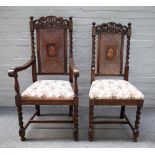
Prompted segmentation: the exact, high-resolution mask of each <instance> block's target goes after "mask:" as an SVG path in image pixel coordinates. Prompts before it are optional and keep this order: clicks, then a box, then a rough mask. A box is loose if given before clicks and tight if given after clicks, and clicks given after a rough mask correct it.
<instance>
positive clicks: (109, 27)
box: [88, 22, 144, 142]
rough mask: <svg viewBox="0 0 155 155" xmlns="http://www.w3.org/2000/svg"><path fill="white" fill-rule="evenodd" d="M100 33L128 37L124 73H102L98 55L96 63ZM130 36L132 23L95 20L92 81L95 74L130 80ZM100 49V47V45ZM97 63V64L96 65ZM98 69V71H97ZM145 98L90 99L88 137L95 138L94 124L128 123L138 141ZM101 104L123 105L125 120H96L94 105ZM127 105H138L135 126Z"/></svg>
mask: <svg viewBox="0 0 155 155" xmlns="http://www.w3.org/2000/svg"><path fill="white" fill-rule="evenodd" d="M100 34H103V35H104V34H111V35H114V34H120V35H121V36H122V39H124V38H125V36H126V38H127V43H126V58H125V65H124V73H122V69H120V72H119V74H101V73H100V72H99V69H98V65H99V64H100V63H101V62H100V60H99V57H97V63H95V60H96V59H95V56H96V54H95V53H96V45H95V43H96V36H97V35H98V36H100ZM130 37H131V23H128V27H127V26H123V25H121V24H116V23H113V22H110V23H103V24H101V25H97V26H96V25H95V22H94V23H92V62H91V83H92V82H93V81H94V80H95V76H103V75H104V76H121V77H124V80H126V81H128V75H129V51H130ZM100 44H101V43H100ZM123 44H124V42H123V41H121V47H123ZM98 49H99V47H98ZM122 50H123V48H121V50H120V51H119V52H120V57H121V61H120V68H122V67H123V61H122V58H123V52H122ZM96 65H97V66H96ZM96 70H97V71H96ZM143 102H144V100H136V99H131V100H117V99H111V100H107V99H106V100H105V99H89V130H88V137H89V141H93V139H94V124H128V125H129V126H130V127H131V129H132V131H133V141H135V142H136V141H137V139H138V136H139V123H140V114H141V108H142V106H143ZM99 105H106V106H107V105H108V106H121V111H120V118H121V119H125V120H118V121H114V120H111V121H108V120H107V121H97V120H94V118H95V117H94V107H95V106H99ZM125 106H137V112H136V121H135V125H134V126H133V125H132V124H131V122H130V121H129V119H128V117H127V115H126V114H125Z"/></svg>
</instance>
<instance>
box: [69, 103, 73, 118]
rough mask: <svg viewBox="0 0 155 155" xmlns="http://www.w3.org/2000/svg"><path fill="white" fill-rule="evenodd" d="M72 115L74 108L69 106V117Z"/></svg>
mask: <svg viewBox="0 0 155 155" xmlns="http://www.w3.org/2000/svg"><path fill="white" fill-rule="evenodd" d="M72 113H73V106H72V105H70V106H69V116H72Z"/></svg>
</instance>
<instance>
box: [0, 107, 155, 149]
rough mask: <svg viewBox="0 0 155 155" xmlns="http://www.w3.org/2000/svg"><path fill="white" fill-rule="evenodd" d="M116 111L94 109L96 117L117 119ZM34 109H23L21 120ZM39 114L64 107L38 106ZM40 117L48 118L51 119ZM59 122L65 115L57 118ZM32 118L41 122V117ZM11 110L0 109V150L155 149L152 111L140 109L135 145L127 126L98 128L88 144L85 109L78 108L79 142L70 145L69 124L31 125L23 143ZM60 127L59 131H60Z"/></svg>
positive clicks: (130, 113) (132, 115) (154, 110)
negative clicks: (5, 148) (111, 116)
mask: <svg viewBox="0 0 155 155" xmlns="http://www.w3.org/2000/svg"><path fill="white" fill-rule="evenodd" d="M119 110H120V108H118V107H115V108H111V107H104V108H103V107H98V108H97V109H95V113H96V114H97V115H100V116H101V115H102V116H103V115H106V116H109V115H114V116H119ZM33 111H34V107H24V110H23V112H24V118H25V119H28V118H29V116H30V115H31V113H32V112H33ZM41 111H42V113H53V114H55V115H54V116H52V118H53V117H54V118H55V117H56V118H57V117H58V116H56V114H57V113H58V112H59V113H61V114H67V112H68V108H66V107H53V108H51V107H42V108H41ZM127 114H128V116H129V118H130V119H131V121H132V122H134V119H135V108H133V107H131V108H127ZM46 117H47V116H44V117H43V119H49V118H51V116H48V117H47V118H46ZM61 117H63V119H65V118H68V116H63V115H62V116H61ZM36 119H42V117H41V118H40V117H39V118H38V117H36ZM17 123H18V122H17V115H16V109H15V107H0V147H39V148H41V147H48V148H51V147H61V148H71V147H100V148H104V147H112V148H116V147H119V148H120V147H130V148H135V147H155V108H146V107H145V108H143V110H142V115H141V124H140V137H139V142H137V143H135V142H133V141H132V132H131V129H130V128H129V126H128V125H98V126H96V128H97V129H95V140H94V141H93V142H89V141H88V140H87V139H88V137H87V127H88V108H87V107H79V129H80V136H79V141H78V142H74V140H73V138H72V130H71V129H70V128H71V127H72V125H71V124H69V125H54V124H52V125H51V124H31V125H30V126H29V127H28V128H27V130H26V139H27V140H26V141H25V142H21V141H20V140H19V136H18V124H17ZM60 127H62V128H63V129H60Z"/></svg>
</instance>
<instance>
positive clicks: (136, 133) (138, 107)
mask: <svg viewBox="0 0 155 155" xmlns="http://www.w3.org/2000/svg"><path fill="white" fill-rule="evenodd" d="M141 108H142V106H137V112H136V121H135V127H134V131H133V141H134V142H137V139H138V136H139V124H140V115H141Z"/></svg>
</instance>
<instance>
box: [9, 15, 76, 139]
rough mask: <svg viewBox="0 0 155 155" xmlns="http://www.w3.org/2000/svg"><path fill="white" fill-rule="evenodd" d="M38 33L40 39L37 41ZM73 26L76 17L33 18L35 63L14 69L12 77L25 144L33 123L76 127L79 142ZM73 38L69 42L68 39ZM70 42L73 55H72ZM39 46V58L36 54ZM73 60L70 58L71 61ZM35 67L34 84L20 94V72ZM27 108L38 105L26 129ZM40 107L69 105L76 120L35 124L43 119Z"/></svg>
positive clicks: (33, 57)
mask: <svg viewBox="0 0 155 155" xmlns="http://www.w3.org/2000/svg"><path fill="white" fill-rule="evenodd" d="M35 32H36V37H35V35H34V34H35ZM72 33H73V22H72V17H70V18H69V20H67V19H63V18H62V17H55V16H47V17H40V18H39V19H35V20H34V19H33V17H30V35H31V49H32V55H31V59H30V60H29V61H28V62H27V63H26V64H24V65H23V66H21V67H16V68H11V69H10V70H9V71H8V75H9V76H10V77H14V79H15V86H14V88H15V92H16V95H15V103H16V107H17V112H18V119H19V135H20V137H21V141H24V140H25V130H26V128H27V127H28V125H29V124H30V123H73V124H74V131H73V135H74V140H75V141H77V140H78V83H77V78H78V77H79V70H78V68H77V67H76V66H75V64H74V60H73V41H72V40H73V37H72ZM68 36H69V40H68V39H67V38H68ZM68 42H69V54H67V53H68ZM35 43H36V45H37V57H36V51H35ZM68 57H69V58H68ZM29 67H32V81H33V84H32V85H30V86H29V87H28V88H27V89H26V90H25V91H24V92H22V93H21V92H20V85H19V82H18V72H21V71H23V70H26V69H27V68H29ZM55 74H56V75H57V74H58V75H69V81H65V80H39V81H37V76H39V75H55ZM23 105H35V107H36V112H35V113H34V114H33V116H32V117H31V118H30V120H29V121H28V122H27V123H26V124H25V125H24V124H23V116H22V106H23ZM40 105H67V106H69V115H70V116H71V117H72V120H34V117H35V116H36V115H37V116H42V115H41V113H40Z"/></svg>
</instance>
